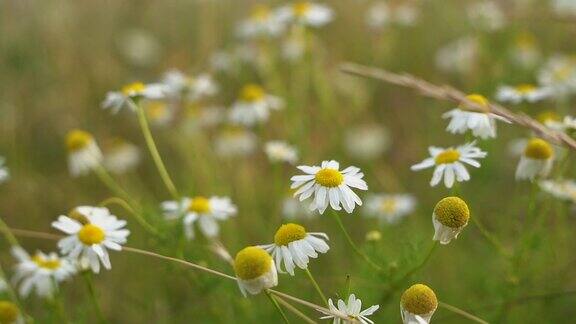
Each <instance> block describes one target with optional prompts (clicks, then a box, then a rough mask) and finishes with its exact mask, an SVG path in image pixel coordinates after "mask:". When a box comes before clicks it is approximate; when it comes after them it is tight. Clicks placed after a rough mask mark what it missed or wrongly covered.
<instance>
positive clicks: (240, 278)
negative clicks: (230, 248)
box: [234, 246, 278, 296]
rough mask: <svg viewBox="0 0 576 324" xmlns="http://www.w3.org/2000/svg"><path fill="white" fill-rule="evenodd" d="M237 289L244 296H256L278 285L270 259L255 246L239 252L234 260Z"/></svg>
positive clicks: (276, 275) (272, 261) (262, 250)
mask: <svg viewBox="0 0 576 324" xmlns="http://www.w3.org/2000/svg"><path fill="white" fill-rule="evenodd" d="M234 272H235V273H236V278H237V279H236V280H237V282H238V287H239V288H240V291H241V292H242V294H243V295H244V296H247V294H251V295H257V294H259V293H260V292H261V291H262V290H264V289H268V288H272V287H275V286H276V285H278V273H277V272H276V266H275V264H274V260H273V259H272V257H271V256H270V255H269V254H268V253H267V252H266V251H264V249H262V248H260V247H257V246H249V247H246V248H244V249H242V250H240V251H239V252H238V253H237V254H236V258H235V259H234Z"/></svg>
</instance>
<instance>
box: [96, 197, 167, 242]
mask: <svg viewBox="0 0 576 324" xmlns="http://www.w3.org/2000/svg"><path fill="white" fill-rule="evenodd" d="M112 204H115V205H118V206H120V207H122V208H124V209H125V210H126V211H128V212H129V213H130V214H132V216H134V218H135V219H136V221H137V222H138V223H139V224H140V225H141V226H142V227H144V229H145V230H147V231H148V232H150V233H151V234H153V235H155V236H160V233H159V232H158V230H156V228H154V226H152V225H151V224H150V223H148V222H147V221H146V219H144V217H142V215H141V214H140V213H138V212H136V211H135V210H134V208H132V206H130V204H129V203H128V202H126V201H125V200H124V199H122V198H118V197H110V198H107V199H105V200H103V201H101V202H100V203H99V204H98V205H99V206H109V205H112Z"/></svg>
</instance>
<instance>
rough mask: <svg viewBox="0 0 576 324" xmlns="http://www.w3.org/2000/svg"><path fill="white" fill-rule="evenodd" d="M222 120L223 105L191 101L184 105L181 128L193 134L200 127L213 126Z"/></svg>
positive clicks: (200, 128)
mask: <svg viewBox="0 0 576 324" xmlns="http://www.w3.org/2000/svg"><path fill="white" fill-rule="evenodd" d="M224 120H225V112H224V108H223V107H220V106H211V105H204V104H201V103H199V102H191V103H188V104H187V105H186V106H185V107H184V118H183V120H182V128H183V129H184V131H185V132H186V133H188V134H194V133H196V132H198V131H200V130H202V129H205V128H210V127H214V126H216V125H218V124H220V123H221V122H223V121H224Z"/></svg>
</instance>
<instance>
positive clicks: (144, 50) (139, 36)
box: [116, 29, 163, 67]
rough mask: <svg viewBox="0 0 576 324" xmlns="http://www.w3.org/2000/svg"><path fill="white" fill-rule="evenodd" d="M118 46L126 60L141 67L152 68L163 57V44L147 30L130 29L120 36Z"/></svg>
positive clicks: (117, 40)
mask: <svg viewBox="0 0 576 324" xmlns="http://www.w3.org/2000/svg"><path fill="white" fill-rule="evenodd" d="M116 45H117V47H118V49H119V53H120V54H121V55H122V56H123V57H124V59H125V60H127V61H128V62H130V63H131V64H133V65H136V66H139V67H146V66H152V65H154V64H156V63H158V61H159V60H160V59H161V57H162V52H163V48H162V43H161V42H160V40H159V39H158V38H157V37H156V36H155V35H154V34H152V33H151V32H150V31H148V30H145V29H129V30H125V31H122V32H121V33H119V34H118V38H117V39H116Z"/></svg>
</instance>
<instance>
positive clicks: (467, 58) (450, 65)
mask: <svg viewBox="0 0 576 324" xmlns="http://www.w3.org/2000/svg"><path fill="white" fill-rule="evenodd" d="M479 48H480V46H479V43H478V40H477V39H476V38H473V37H463V38H460V39H457V40H455V41H453V42H451V43H449V44H447V45H445V46H444V47H442V48H440V49H439V50H438V52H437V53H436V66H437V67H438V68H439V69H440V70H442V71H445V72H451V73H461V74H467V73H470V72H471V71H472V70H473V69H474V68H475V67H476V62H477V58H478V53H479Z"/></svg>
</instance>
